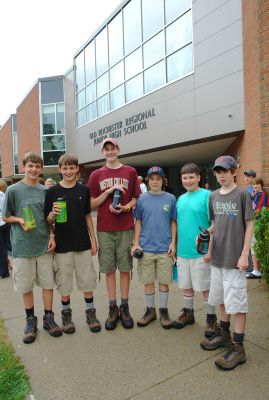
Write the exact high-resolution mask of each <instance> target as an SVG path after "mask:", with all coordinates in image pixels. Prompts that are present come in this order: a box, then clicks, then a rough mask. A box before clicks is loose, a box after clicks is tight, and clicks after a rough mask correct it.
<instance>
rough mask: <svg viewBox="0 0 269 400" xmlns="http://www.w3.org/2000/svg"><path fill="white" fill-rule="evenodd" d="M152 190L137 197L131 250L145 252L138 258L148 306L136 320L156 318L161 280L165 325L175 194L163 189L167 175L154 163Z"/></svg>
mask: <svg viewBox="0 0 269 400" xmlns="http://www.w3.org/2000/svg"><path fill="white" fill-rule="evenodd" d="M147 179H148V185H149V189H150V190H149V192H147V193H143V194H142V195H141V196H140V197H139V199H138V200H137V205H136V209H135V218H136V222H135V234H134V243H133V247H132V249H131V254H132V255H133V254H134V251H135V250H136V249H141V250H143V252H144V255H143V257H142V259H140V260H139V262H138V276H139V280H140V282H142V283H144V285H145V295H146V302H147V308H146V312H145V314H144V315H143V317H142V318H141V319H140V320H139V321H137V325H138V326H139V327H144V326H147V325H148V324H149V323H150V322H151V321H154V320H156V310H155V306H154V297H155V283H154V282H155V280H157V281H158V283H159V295H160V309H159V311H160V321H161V325H162V327H163V328H165V329H169V328H171V327H172V321H171V320H170V318H169V314H168V309H167V303H168V294H169V284H170V283H171V282H172V265H173V257H174V255H175V250H176V230H177V227H176V198H175V196H174V195H172V194H170V193H166V192H165V191H164V188H165V183H166V179H165V175H164V172H163V170H162V168H160V167H156V166H155V167H152V168H150V169H149V170H148V174H147Z"/></svg>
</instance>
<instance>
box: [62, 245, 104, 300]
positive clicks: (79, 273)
mask: <svg viewBox="0 0 269 400" xmlns="http://www.w3.org/2000/svg"><path fill="white" fill-rule="evenodd" d="M55 261H56V267H57V272H56V284H57V289H58V291H59V293H60V294H61V296H69V295H70V293H72V291H73V273H74V271H75V276H76V282H77V288H78V290H79V291H81V292H92V291H93V290H94V289H95V288H96V279H97V275H96V271H95V269H94V265H93V260H92V254H91V250H85V251H69V252H68V253H56V254H55Z"/></svg>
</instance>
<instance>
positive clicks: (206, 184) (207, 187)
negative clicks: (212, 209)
mask: <svg viewBox="0 0 269 400" xmlns="http://www.w3.org/2000/svg"><path fill="white" fill-rule="evenodd" d="M205 189H206V190H209V191H210V192H212V189H210V186H209V183H208V182H206V183H205Z"/></svg>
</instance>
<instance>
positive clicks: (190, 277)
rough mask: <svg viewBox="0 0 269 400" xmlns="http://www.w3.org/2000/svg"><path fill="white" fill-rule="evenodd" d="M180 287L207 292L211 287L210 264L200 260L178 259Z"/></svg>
mask: <svg viewBox="0 0 269 400" xmlns="http://www.w3.org/2000/svg"><path fill="white" fill-rule="evenodd" d="M177 272H178V287H179V288H180V289H193V290H194V291H195V292H205V291H207V290H209V287H210V273H211V268H210V263H207V262H205V261H204V258H203V257H199V258H182V257H178V258H177Z"/></svg>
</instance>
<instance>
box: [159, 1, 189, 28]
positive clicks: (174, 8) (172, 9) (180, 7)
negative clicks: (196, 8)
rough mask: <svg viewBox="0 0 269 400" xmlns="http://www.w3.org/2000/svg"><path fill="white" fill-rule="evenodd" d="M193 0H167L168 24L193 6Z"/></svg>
mask: <svg viewBox="0 0 269 400" xmlns="http://www.w3.org/2000/svg"><path fill="white" fill-rule="evenodd" d="M191 1H192V0H165V21H166V24H168V23H169V22H171V21H173V19H175V18H177V17H178V16H179V15H181V14H183V13H184V12H185V11H187V10H189V9H190V8H191Z"/></svg>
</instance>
